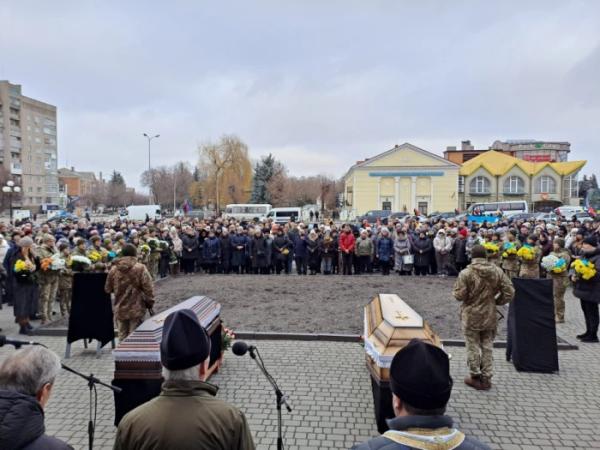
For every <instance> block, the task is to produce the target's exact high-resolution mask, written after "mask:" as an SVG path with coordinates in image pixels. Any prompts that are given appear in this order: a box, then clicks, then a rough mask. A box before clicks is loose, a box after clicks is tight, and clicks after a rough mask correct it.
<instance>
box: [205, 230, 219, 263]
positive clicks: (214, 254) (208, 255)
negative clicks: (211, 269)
mask: <svg viewBox="0 0 600 450" xmlns="http://www.w3.org/2000/svg"><path fill="white" fill-rule="evenodd" d="M220 257H221V241H220V240H219V238H217V237H216V236H213V237H211V238H207V239H205V240H204V244H203V246H202V260H203V261H204V262H205V263H207V264H216V263H218V262H219V258H220Z"/></svg>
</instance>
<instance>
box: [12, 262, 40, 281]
mask: <svg viewBox="0 0 600 450" xmlns="http://www.w3.org/2000/svg"><path fill="white" fill-rule="evenodd" d="M13 270H14V271H15V274H16V276H17V277H18V278H22V279H27V278H30V277H32V276H33V273H34V272H35V265H34V264H32V263H30V262H27V261H23V260H22V259H19V260H17V262H16V263H15V267H14V268H13Z"/></svg>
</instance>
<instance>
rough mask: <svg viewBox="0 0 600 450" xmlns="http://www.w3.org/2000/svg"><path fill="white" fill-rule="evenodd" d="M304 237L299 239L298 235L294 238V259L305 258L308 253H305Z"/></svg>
mask: <svg viewBox="0 0 600 450" xmlns="http://www.w3.org/2000/svg"><path fill="white" fill-rule="evenodd" d="M306 246H307V244H306V236H305V237H304V239H301V238H300V236H299V235H296V236H295V237H294V257H295V258H306V256H307V255H308V252H307V251H306Z"/></svg>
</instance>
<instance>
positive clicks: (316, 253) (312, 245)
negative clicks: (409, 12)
mask: <svg viewBox="0 0 600 450" xmlns="http://www.w3.org/2000/svg"><path fill="white" fill-rule="evenodd" d="M306 250H307V252H308V264H309V265H310V266H311V267H316V266H317V264H318V263H319V261H320V257H321V253H320V250H321V240H320V239H319V238H318V237H317V238H315V239H311V238H310V237H309V238H308V239H307V240H306Z"/></svg>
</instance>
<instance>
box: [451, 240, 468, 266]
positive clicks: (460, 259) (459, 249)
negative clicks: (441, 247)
mask: <svg viewBox="0 0 600 450" xmlns="http://www.w3.org/2000/svg"><path fill="white" fill-rule="evenodd" d="M452 255H453V256H454V262H456V263H459V264H466V263H467V262H468V259H467V240H466V239H461V238H457V239H456V240H455V241H454V244H452Z"/></svg>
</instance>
